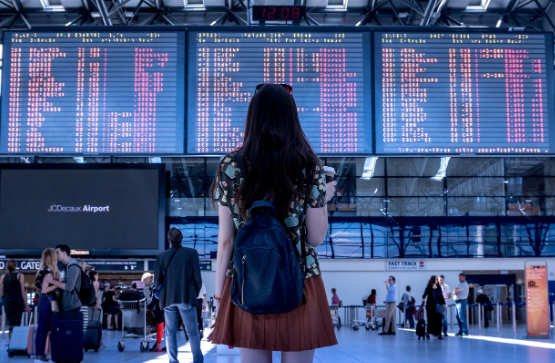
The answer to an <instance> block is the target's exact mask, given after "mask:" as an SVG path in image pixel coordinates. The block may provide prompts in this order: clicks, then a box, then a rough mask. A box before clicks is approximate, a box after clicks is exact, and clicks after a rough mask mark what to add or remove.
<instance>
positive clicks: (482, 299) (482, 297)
mask: <svg viewBox="0 0 555 363" xmlns="http://www.w3.org/2000/svg"><path fill="white" fill-rule="evenodd" d="M477 292H478V296H476V303H478V304H488V305H487V306H484V307H482V309H483V311H484V328H489V316H490V314H491V311H492V310H493V307H492V306H490V305H489V304H491V301H490V299H489V297H488V296H487V295H486V294H484V291H483V290H482V289H478V291H477Z"/></svg>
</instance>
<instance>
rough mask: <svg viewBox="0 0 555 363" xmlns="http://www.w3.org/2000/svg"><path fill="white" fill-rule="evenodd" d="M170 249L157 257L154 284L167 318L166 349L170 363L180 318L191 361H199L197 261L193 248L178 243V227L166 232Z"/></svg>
mask: <svg viewBox="0 0 555 363" xmlns="http://www.w3.org/2000/svg"><path fill="white" fill-rule="evenodd" d="M167 237H168V241H169V242H170V244H171V246H172V247H171V248H170V249H169V250H167V251H166V252H164V253H162V254H160V255H159V256H158V257H157V258H156V266H155V268H154V285H155V286H156V288H158V287H160V286H161V290H160V308H162V309H164V316H165V320H166V336H167V342H166V345H167V351H168V356H169V359H170V363H179V361H178V359H177V329H178V324H179V316H180V315H181V318H182V319H183V324H184V325H185V330H186V332H187V335H188V336H189V344H190V345H191V352H192V353H193V362H194V363H202V362H204V357H203V355H202V351H201V350H200V333H199V330H198V328H197V310H196V309H197V296H198V294H199V292H200V289H201V287H202V278H201V276H200V263H199V258H198V253H197V251H196V250H194V249H191V248H186V247H182V246H181V242H182V240H183V234H182V233H181V231H180V230H179V228H175V227H172V228H170V230H169V231H168V236H167Z"/></svg>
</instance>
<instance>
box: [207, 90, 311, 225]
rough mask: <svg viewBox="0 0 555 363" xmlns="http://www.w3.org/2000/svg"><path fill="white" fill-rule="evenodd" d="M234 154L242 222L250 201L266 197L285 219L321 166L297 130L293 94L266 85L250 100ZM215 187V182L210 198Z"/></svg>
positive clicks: (304, 138) (299, 124)
mask: <svg viewBox="0 0 555 363" xmlns="http://www.w3.org/2000/svg"><path fill="white" fill-rule="evenodd" d="M237 152H238V153H240V154H241V157H242V161H243V163H242V164H243V169H244V170H242V174H243V184H242V185H241V188H240V189H239V191H238V195H237V200H238V202H239V214H240V215H241V217H242V218H243V219H245V220H246V219H247V218H248V217H247V211H248V209H249V208H250V206H251V205H252V203H253V202H255V201H256V200H260V199H265V198H267V199H268V200H270V201H272V202H273V203H274V205H275V207H276V209H277V211H278V217H279V218H280V219H282V220H283V219H284V218H285V217H286V216H287V215H288V214H289V209H290V208H291V202H292V201H293V198H295V197H302V196H304V195H307V194H308V192H309V191H308V190H307V188H308V187H310V185H312V182H313V180H314V174H315V171H316V167H317V166H318V165H319V164H320V160H319V159H318V157H317V156H316V154H315V153H314V151H313V150H312V147H311V146H310V143H309V142H308V139H307V137H306V135H305V133H304V131H303V129H302V127H301V123H300V121H299V114H298V113H297V104H296V103H295V100H294V99H293V96H292V95H291V94H290V93H289V92H288V91H287V90H286V89H285V88H283V87H282V86H280V85H273V84H267V85H264V86H262V87H261V88H260V89H259V91H258V92H256V93H255V95H254V96H253V98H252V100H251V102H250V104H249V109H248V111H247V121H246V125H245V138H244V142H243V146H242V147H241V148H240V149H238V151H237ZM215 188H217V185H216V181H214V183H213V184H212V187H211V194H212V197H214V191H215Z"/></svg>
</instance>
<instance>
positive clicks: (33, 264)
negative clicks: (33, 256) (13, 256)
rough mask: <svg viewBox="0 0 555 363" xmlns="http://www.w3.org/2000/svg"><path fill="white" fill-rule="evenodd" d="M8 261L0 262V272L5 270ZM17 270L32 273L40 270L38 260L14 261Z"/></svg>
mask: <svg viewBox="0 0 555 363" xmlns="http://www.w3.org/2000/svg"><path fill="white" fill-rule="evenodd" d="M8 261H9V260H0V270H7V269H8V268H7V267H6V266H7V265H8ZM16 262H17V269H18V270H23V271H33V270H38V269H39V268H40V260H16Z"/></svg>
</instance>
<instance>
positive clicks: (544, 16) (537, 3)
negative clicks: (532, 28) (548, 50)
mask: <svg viewBox="0 0 555 363" xmlns="http://www.w3.org/2000/svg"><path fill="white" fill-rule="evenodd" d="M534 2H535V3H536V6H537V7H538V9H539V10H540V12H541V13H542V15H543V18H544V19H545V20H547V22H548V23H549V26H551V30H554V31H555V25H553V21H551V18H550V17H549V15H548V14H547V12H546V11H545V9H544V8H543V6H541V4H540V2H539V1H538V0H534ZM547 6H549V5H547ZM546 9H547V8H546Z"/></svg>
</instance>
